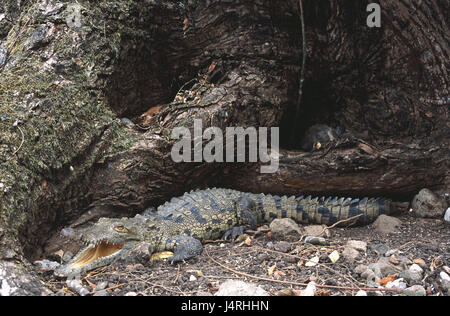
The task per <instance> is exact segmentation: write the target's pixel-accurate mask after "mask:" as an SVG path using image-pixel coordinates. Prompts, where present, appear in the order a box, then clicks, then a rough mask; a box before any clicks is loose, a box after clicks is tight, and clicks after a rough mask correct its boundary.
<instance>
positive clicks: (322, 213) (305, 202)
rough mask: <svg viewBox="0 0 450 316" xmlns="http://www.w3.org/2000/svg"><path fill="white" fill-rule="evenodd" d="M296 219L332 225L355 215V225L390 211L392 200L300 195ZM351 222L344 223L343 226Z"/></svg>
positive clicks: (367, 221)
mask: <svg viewBox="0 0 450 316" xmlns="http://www.w3.org/2000/svg"><path fill="white" fill-rule="evenodd" d="M296 201H297V208H296V214H295V218H294V219H295V220H296V221H297V222H301V223H316V224H325V225H331V224H334V223H336V222H338V221H342V220H345V219H350V218H353V217H355V221H354V224H355V225H365V224H369V223H371V222H373V221H374V220H375V219H376V218H377V217H378V216H379V215H381V214H389V213H390V209H391V207H390V204H391V201H390V200H389V199H386V198H370V199H369V198H363V199H352V198H337V197H335V198H331V197H330V198H324V197H322V198H311V196H308V197H303V196H301V197H298V198H297V199H296ZM292 217H294V216H292ZM349 224H350V223H349V222H344V223H342V225H343V226H345V225H349Z"/></svg>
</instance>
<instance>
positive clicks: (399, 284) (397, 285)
mask: <svg viewBox="0 0 450 316" xmlns="http://www.w3.org/2000/svg"><path fill="white" fill-rule="evenodd" d="M386 287H387V288H389V289H400V290H404V289H406V288H407V287H408V285H407V284H406V283H405V282H404V279H403V278H398V279H395V280H394V281H391V282H388V283H387V284H386Z"/></svg>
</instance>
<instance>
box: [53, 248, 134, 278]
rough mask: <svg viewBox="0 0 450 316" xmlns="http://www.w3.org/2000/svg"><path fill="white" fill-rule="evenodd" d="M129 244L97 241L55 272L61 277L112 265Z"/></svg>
mask: <svg viewBox="0 0 450 316" xmlns="http://www.w3.org/2000/svg"><path fill="white" fill-rule="evenodd" d="M127 244H128V243H111V242H108V241H105V240H100V241H95V242H92V243H90V244H88V245H87V246H86V247H85V248H83V249H82V250H80V252H78V254H77V255H76V256H75V257H74V258H73V259H72V260H70V262H69V263H67V264H66V265H64V266H62V267H60V268H58V269H57V270H55V274H56V275H57V276H61V277H67V276H69V275H74V274H81V273H85V272H87V271H89V270H93V269H96V268H99V267H102V266H105V265H108V264H110V263H111V262H112V261H113V260H114V259H115V258H117V257H119V256H120V254H121V253H122V252H123V251H124V250H125V249H124V248H128V247H125V246H126V245H127Z"/></svg>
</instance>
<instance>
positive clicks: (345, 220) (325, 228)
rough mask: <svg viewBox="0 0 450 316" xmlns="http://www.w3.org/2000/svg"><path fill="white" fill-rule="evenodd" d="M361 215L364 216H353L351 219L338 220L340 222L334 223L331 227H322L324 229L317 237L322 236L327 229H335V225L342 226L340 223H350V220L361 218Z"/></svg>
mask: <svg viewBox="0 0 450 316" xmlns="http://www.w3.org/2000/svg"><path fill="white" fill-rule="evenodd" d="M363 215H364V214H358V215H355V216H352V217H349V218H346V219H342V220H340V221H337V222H336V223H334V224H333V225H331V226H327V227H324V229H323V230H322V231H321V232H320V234H319V235H318V236H322V234H323V233H324V232H325V231H326V230H327V229H331V228H334V227H336V226H337V225H339V224H342V223H346V222H350V221H352V220H354V219H357V218H358V217H361V216H363Z"/></svg>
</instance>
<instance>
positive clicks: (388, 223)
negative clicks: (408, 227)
mask: <svg viewBox="0 0 450 316" xmlns="http://www.w3.org/2000/svg"><path fill="white" fill-rule="evenodd" d="M401 225H402V221H401V220H399V219H398V218H395V217H392V216H387V215H384V214H382V215H380V216H378V218H377V219H376V220H375V222H374V223H373V224H372V227H373V228H374V229H375V231H377V232H379V233H381V234H390V233H396V232H398V229H397V228H398V227H400V226H401Z"/></svg>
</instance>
